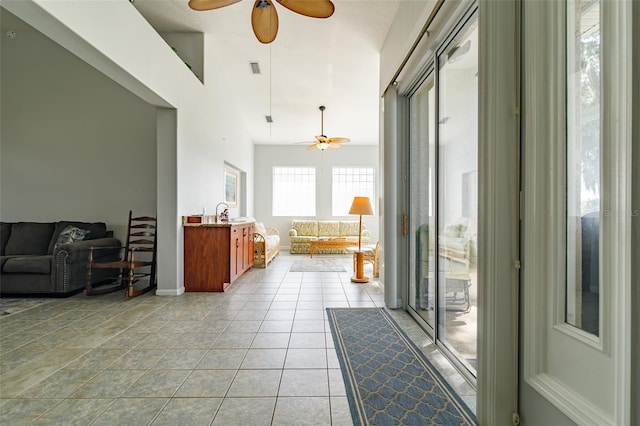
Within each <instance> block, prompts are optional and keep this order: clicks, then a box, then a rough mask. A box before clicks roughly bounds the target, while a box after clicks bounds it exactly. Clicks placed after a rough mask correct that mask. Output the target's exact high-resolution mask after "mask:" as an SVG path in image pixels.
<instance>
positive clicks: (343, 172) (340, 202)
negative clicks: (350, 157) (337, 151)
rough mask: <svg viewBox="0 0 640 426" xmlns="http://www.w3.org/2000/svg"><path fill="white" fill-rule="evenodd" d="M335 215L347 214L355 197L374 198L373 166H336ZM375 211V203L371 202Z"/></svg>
mask: <svg viewBox="0 0 640 426" xmlns="http://www.w3.org/2000/svg"><path fill="white" fill-rule="evenodd" d="M332 175H333V181H332V182H333V183H332V186H331V188H332V204H331V214H332V215H333V216H347V215H348V214H349V209H350V208H351V203H352V202H353V197H369V199H370V200H372V201H373V200H375V198H374V191H375V187H374V183H373V167H334V168H333V171H332ZM371 206H372V207H373V209H374V211H375V203H373V202H372V203H371Z"/></svg>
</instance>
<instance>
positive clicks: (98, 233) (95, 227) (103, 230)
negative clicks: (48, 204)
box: [47, 220, 107, 254]
mask: <svg viewBox="0 0 640 426" xmlns="http://www.w3.org/2000/svg"><path fill="white" fill-rule="evenodd" d="M67 226H75V227H76V228H79V229H84V230H87V231H89V234H87V235H85V237H84V239H85V240H95V239H98V238H105V237H106V236H107V225H106V224H105V223H104V222H94V223H91V222H71V221H67V220H63V221H60V222H58V223H56V224H55V229H54V231H53V236H52V237H51V242H50V244H49V248H48V251H47V253H48V254H52V253H53V249H54V247H55V245H56V243H57V242H58V238H59V236H60V233H62V231H64V229H65V228H66V227H67Z"/></svg>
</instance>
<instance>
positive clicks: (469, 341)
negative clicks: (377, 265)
mask: <svg viewBox="0 0 640 426" xmlns="http://www.w3.org/2000/svg"><path fill="white" fill-rule="evenodd" d="M433 64H434V65H433V66H432V67H430V68H429V70H430V71H428V72H427V74H426V75H427V77H426V78H425V79H424V80H423V81H422V82H421V84H420V85H419V86H418V88H417V89H416V90H415V91H414V92H413V93H412V94H411V95H410V96H409V100H410V102H409V109H410V114H409V117H410V123H409V129H410V144H409V161H408V164H409V180H408V181H409V186H410V190H409V193H410V197H409V205H410V208H409V212H410V213H409V214H410V218H409V223H410V229H409V231H410V233H409V236H410V237H411V238H410V243H409V251H410V256H409V268H410V285H409V308H410V310H411V312H412V313H413V314H414V316H416V317H417V319H418V320H419V321H420V322H421V323H422V324H423V325H424V326H425V328H426V329H427V331H429V332H430V333H431V334H432V336H433V338H434V340H435V341H436V342H437V343H438V345H439V346H440V347H441V348H443V349H444V350H445V352H446V353H448V354H450V355H451V357H452V358H453V360H454V362H456V363H457V364H458V365H459V366H461V367H462V368H463V369H464V370H466V371H467V372H468V373H469V374H470V375H471V376H475V375H476V367H477V362H476V358H477V355H476V354H477V337H476V336H477V293H478V283H477V274H476V265H477V256H478V253H477V244H476V241H477V217H478V215H477V211H478V195H477V194H478V22H477V18H476V17H473V18H471V19H469V20H468V21H467V22H465V23H464V24H462V25H461V27H459V28H458V29H457V31H456V32H455V33H454V34H453V35H452V37H451V38H450V39H449V40H447V42H445V43H443V45H442V48H441V50H440V51H439V52H438V54H437V55H435V57H434V61H433Z"/></svg>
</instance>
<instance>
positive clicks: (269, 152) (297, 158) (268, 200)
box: [254, 145, 381, 249]
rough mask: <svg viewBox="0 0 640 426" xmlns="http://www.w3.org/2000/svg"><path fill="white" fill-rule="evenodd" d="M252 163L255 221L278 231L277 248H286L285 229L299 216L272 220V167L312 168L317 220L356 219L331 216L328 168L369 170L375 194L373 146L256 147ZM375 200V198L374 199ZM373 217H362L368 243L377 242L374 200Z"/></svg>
mask: <svg viewBox="0 0 640 426" xmlns="http://www.w3.org/2000/svg"><path fill="white" fill-rule="evenodd" d="M254 158H255V159H256V161H255V166H254V169H255V182H254V188H255V199H254V200H255V210H254V211H255V218H256V220H257V221H259V222H264V224H265V226H272V227H274V228H276V229H277V230H278V232H280V246H281V248H283V249H288V248H289V247H290V244H291V243H290V240H289V229H290V228H291V221H292V220H293V219H304V218H302V217H300V218H299V217H274V216H272V215H271V212H272V192H271V186H272V179H273V171H272V170H273V167H277V166H304V167H315V168H316V185H317V186H316V217H317V219H318V220H358V216H353V215H345V216H340V217H338V216H331V168H332V167H334V166H335V167H349V166H354V167H373V168H374V169H375V173H376V187H377V188H376V191H377V193H379V183H378V182H380V178H381V177H380V175H379V172H378V147H377V146H374V145H366V146H363V145H360V146H358V145H345V146H343V147H342V148H340V149H339V150H333V149H332V150H327V151H325V152H320V151H319V150H314V151H308V150H307V149H306V146H305V145H293V146H286V145H276V146H274V145H256V146H255V152H254ZM376 198H378V197H376ZM371 205H372V206H373V208H374V212H375V213H376V216H363V218H362V219H363V223H364V226H365V228H366V229H368V230H369V231H370V232H371V241H372V242H375V241H378V235H379V229H378V228H379V220H378V219H379V216H378V212H379V211H380V209H379V206H378V201H377V199H376V200H371Z"/></svg>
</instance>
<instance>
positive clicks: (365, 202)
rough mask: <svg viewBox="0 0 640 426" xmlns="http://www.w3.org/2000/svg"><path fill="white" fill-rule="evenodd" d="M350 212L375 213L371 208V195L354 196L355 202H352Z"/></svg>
mask: <svg viewBox="0 0 640 426" xmlns="http://www.w3.org/2000/svg"><path fill="white" fill-rule="evenodd" d="M349 214H360V215H373V209H372V208H371V202H369V197H353V203H352V204H351V209H349Z"/></svg>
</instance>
